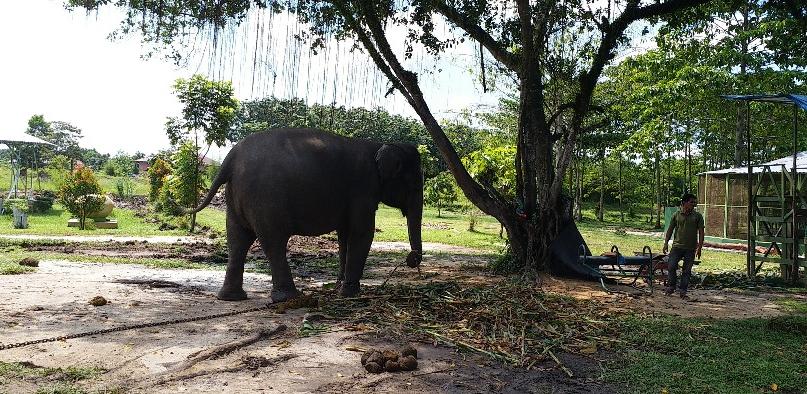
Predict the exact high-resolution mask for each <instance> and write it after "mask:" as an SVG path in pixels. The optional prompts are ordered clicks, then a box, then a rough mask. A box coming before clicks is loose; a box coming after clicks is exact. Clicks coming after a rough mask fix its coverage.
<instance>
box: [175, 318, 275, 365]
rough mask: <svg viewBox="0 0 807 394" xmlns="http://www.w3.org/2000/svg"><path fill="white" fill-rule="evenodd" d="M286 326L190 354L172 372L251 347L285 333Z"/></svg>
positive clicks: (262, 331)
mask: <svg viewBox="0 0 807 394" xmlns="http://www.w3.org/2000/svg"><path fill="white" fill-rule="evenodd" d="M285 330H286V325H285V324H281V325H279V326H277V327H275V328H273V329H271V330H261V331H259V332H257V333H256V334H254V335H252V336H251V337H247V338H244V339H239V340H236V341H232V342H227V343H225V344H222V345H218V346H216V347H213V348H210V349H204V350H200V351H198V352H196V353H191V354H189V355H188V360H187V361H185V362H183V363H182V364H179V365H177V366H176V367H175V368H174V369H173V370H174V371H181V370H184V369H188V368H190V367H192V366H193V365H194V364H196V363H198V362H200V361H204V360H212V359H216V358H219V357H221V356H222V355H224V354H227V353H230V352H232V351H233V350H236V349H240V348H242V347H245V346H249V345H252V344H253V343H255V342H258V341H260V340H261V339H264V338H269V337H271V336H272V335H275V334H277V333H279V332H282V331H285Z"/></svg>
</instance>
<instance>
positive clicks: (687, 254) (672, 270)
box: [664, 193, 704, 299]
mask: <svg viewBox="0 0 807 394" xmlns="http://www.w3.org/2000/svg"><path fill="white" fill-rule="evenodd" d="M696 205H698V199H697V198H696V197H695V195H693V194H691V193H687V194H684V195H683V196H681V208H680V209H679V210H678V212H676V213H675V215H673V217H672V220H670V226H669V228H667V234H665V235H664V253H667V244H668V243H669V242H670V237H671V236H672V235H673V231H674V232H675V238H674V239H673V245H672V250H670V254H669V255H668V256H667V291H666V292H665V294H667V295H671V294H672V293H674V292H675V287H676V283H677V282H678V278H677V276H676V271H677V270H678V262H679V261H680V260H681V259H683V260H684V268H683V270H682V272H681V284H680V286H678V293H679V294H680V295H681V298H683V299H688V298H689V297H687V287H688V286H689V276H690V275H691V274H692V264H693V262H694V261H695V256H697V257H698V258H700V257H701V248H702V247H703V227H704V225H703V216H702V215H701V214H700V213H698V212H697V211H695V206H696Z"/></svg>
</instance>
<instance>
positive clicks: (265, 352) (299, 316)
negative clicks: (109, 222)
mask: <svg viewBox="0 0 807 394" xmlns="http://www.w3.org/2000/svg"><path fill="white" fill-rule="evenodd" d="M178 246H181V247H183V248H184V249H179V250H178V249H176V248H177V247H178ZM398 246H400V245H392V247H390V248H389V249H392V250H397V247H398ZM29 247H30V248H32V249H33V248H46V249H41V250H53V251H60V252H65V251H64V249H61V250H59V249H58V248H65V247H70V248H72V251H71V253H72V254H74V255H75V254H88V255H92V254H95V255H106V256H115V255H119V254H125V255H127V256H132V255H133V254H134V253H136V252H137V253H143V254H148V253H151V255H150V257H151V258H169V256H179V257H180V258H187V257H189V256H191V257H192V256H207V257H205V258H209V256H211V255H214V254H216V253H219V251H218V250H217V249H216V247H215V246H214V245H210V244H208V243H198V244H185V245H158V244H154V243H148V242H147V243H142V242H119V243H114V244H107V245H97V244H93V245H82V244H64V245H58V244H55V245H40V246H34V245H31V246H29ZM47 248H52V249H47ZM336 250H337V249H336V242H335V241H334V240H332V239H328V238H312V239H309V238H303V237H301V239H295V240H294V241H293V242H291V243H290V250H289V255H290V256H291V257H292V259H293V261H294V260H296V261H297V262H298V264H293V266H294V267H296V268H295V269H296V270H297V273H298V274H303V275H298V278H299V280H298V286H299V287H300V288H301V289H303V290H305V291H308V292H311V291H313V292H315V293H317V294H320V293H321V292H322V290H321V289H322V286H323V284H324V283H326V282H332V281H333V280H334V279H335V276H336V273H335V272H329V271H328V270H323V269H318V270H317V269H312V268H311V267H307V266H306V265H307V263H308V262H313V261H315V260H316V259H318V258H322V257H327V258H334V257H335V256H336ZM385 250H387V249H385ZM432 250H437V251H440V252H443V251H442V250H439V248H438V249H435V248H432ZM447 250H451V249H447ZM104 253H106V254H104ZM251 253H252V256H253V257H255V258H260V257H261V252H260V250H259V249H257V250H253V251H252V252H251ZM171 258H173V257H171ZM488 258H489V257H486V256H481V255H461V254H445V253H440V254H427V256H426V257H425V259H424V263H423V266H422V269H421V272H420V273H418V272H416V271H414V270H411V269H409V268H407V267H405V266H404V267H399V265H400V263H401V261H402V260H403V257H400V256H396V255H389V254H379V253H374V254H372V256H371V262H370V264H369V267H370V268H369V271H368V272H367V275H366V276H367V277H368V279H367V280H365V281H364V284H365V285H366V286H367V287H366V288H365V293H364V296H365V297H366V299H365V300H360V301H361V302H366V303H367V305H368V307H367V308H366V310H363V309H361V308H358V309H356V308H354V309H353V310H352V312H350V314H349V316H347V317H341V318H340V317H334V316H329V315H328V314H327V313H323V312H322V310H325V308H323V309H322V310H319V311H318V310H315V309H311V308H299V309H295V308H289V309H288V310H285V311H284V313H278V311H275V310H269V309H263V310H259V311H253V312H249V313H245V314H240V315H236V316H229V317H221V318H217V319H212V320H201V321H191V322H186V323H180V324H174V325H169V326H156V327H148V328H142V329H137V330H128V331H121V332H117V333H111V334H103V335H91V336H86V337H82V338H77V339H71V340H67V341H57V342H51V343H43V344H37V345H31V346H26V347H21V348H16V349H9V350H0V361H3V362H8V363H10V362H22V363H29V364H30V365H33V366H36V367H52V368H55V367H68V366H77V367H98V368H100V369H101V370H102V371H103V372H102V373H101V374H100V376H98V377H96V378H92V379H86V380H80V381H78V382H76V383H74V384H75V385H76V386H78V387H81V388H83V389H85V390H101V389H120V390H122V391H124V392H134V393H140V392H142V393H155V392H156V393H161V392H165V393H169V392H170V393H175V392H183V391H187V392H235V393H238V392H250V393H251V392H260V391H265V392H340V393H341V392H345V391H350V392H359V393H363V392H392V391H404V392H449V393H451V392H553V393H555V392H562V393H591V392H596V393H608V392H615V391H618V389H619V388H618V387H612V386H609V385H604V384H603V383H602V382H601V381H600V380H599V379H598V378H599V376H600V374H601V366H600V365H601V361H602V360H604V359H606V358H608V357H611V356H612V355H611V354H610V353H609V352H608V351H607V349H599V350H598V349H597V347H595V348H594V352H591V353H590V354H584V353H582V352H564V351H560V350H558V351H556V352H555V353H553V355H554V356H555V357H557V359H558V360H557V361H556V360H553V359H552V358H551V357H548V356H547V357H543V358H536V359H534V360H532V361H534V363H532V364H531V365H529V369H528V368H526V367H513V366H511V365H510V364H508V363H504V362H501V361H496V360H495V359H493V358H491V357H489V356H486V355H483V354H480V353H479V352H475V351H473V350H469V349H468V348H463V347H462V346H457V343H453V344H447V342H442V341H439V340H436V339H434V337H429V336H428V335H423V333H413V332H411V331H406V330H402V329H400V327H398V326H396V324H394V322H392V323H391V324H390V325H389V326H387V328H382V329H379V326H378V325H375V324H374V321H376V320H377V316H374V315H368V314H372V313H375V312H374V309H373V308H372V306H373V305H374V304H373V303H374V302H376V299H375V298H373V297H382V295H383V294H385V292H387V291H388V290H387V289H393V288H395V286H398V285H402V284H408V285H413V284H414V285H419V286H430V285H435V284H436V285H439V284H440V283H445V282H456V283H457V284H458V285H457V290H456V291H457V292H460V291H461V290H462V289H464V288H466V287H471V286H481V287H486V286H487V287H490V288H492V289H493V288H497V286H504V283H505V282H504V281H505V280H506V278H502V277H499V276H492V275H490V274H489V273H488V272H487V271H486V269H485V266H486V264H487V259H488ZM312 272H313V273H312ZM223 277H224V272H223V271H221V270H168V269H152V268H145V267H143V266H139V265H129V264H102V263H75V262H66V261H58V260H51V261H41V262H40V265H39V268H38V269H37V271H36V272H35V273H32V274H27V275H6V276H0V297H2V299H3V300H4V302H3V303H0V316H2V321H0V338H1V339H0V342H2V343H6V344H8V343H15V342H20V341H26V340H31V339H37V338H45V337H52V336H58V335H67V334H72V333H77V332H85V331H91V330H99V329H106V328H111V327H118V326H122V325H131V324H137V323H144V322H159V321H165V320H172V319H178V318H186V317H193V316H201V315H210V314H217V313H224V312H229V311H234V310H245V309H250V308H257V307H260V306H263V305H266V304H267V303H269V302H270V299H269V291H270V290H271V277H270V276H268V275H264V274H258V273H246V274H245V289H246V291H247V293H248V294H249V296H250V299H248V300H246V301H243V302H238V303H232V302H224V301H220V300H218V299H216V298H215V292H216V291H217V290H218V288H219V286H220V285H221V283H222V281H223ZM382 284H384V286H385V288H384V289H382V288H381V286H382ZM539 287H540V289H539ZM617 289H618V290H620V291H622V292H621V293H607V292H605V291H603V290H602V289H601V288H600V287H599V284H597V283H593V282H585V281H578V280H570V279H558V278H552V277H545V278H542V280H541V283H540V284H539V283H536V285H535V292H536V293H535V294H540V293H541V291H543V292H544V293H550V294H560V295H566V296H571V297H573V298H575V299H579V300H587V301H588V302H590V303H591V305H592V306H591V308H592V309H593V310H599V311H600V312H598V313H599V314H600V315H602V316H604V317H607V316H609V315H612V314H619V313H625V312H636V311H638V312H642V313H649V314H655V313H672V314H678V315H681V316H700V317H716V318H720V317H726V318H736V317H744V316H775V315H778V314H781V313H782V312H781V310H780V309H779V307H778V305H777V304H776V303H775V300H776V299H777V298H778V297H782V295H779V294H767V293H747V294H738V293H737V292H732V291H730V290H697V289H696V290H694V291H693V298H694V299H695V300H694V301H690V302H684V301H681V300H680V299H678V298H671V297H665V296H664V295H663V293H662V292H661V291H656V292H654V294H653V295H647V294H645V293H643V292H640V291H637V290H636V289H633V288H630V287H627V286H618V287H617ZM325 294H328V293H325ZM390 294H391V293H390ZM99 295H100V296H103V297H104V298H105V299H106V300H107V304H105V305H103V306H98V307H96V306H93V305H90V303H89V301H90V300H91V299H92V298H93V297H95V296H99ZM321 300H322V301H321V302H330V301H331V300H329V299H328V297H327V296H326V297H323V298H321ZM357 302H358V301H357ZM411 302H417V300H412V301H411ZM383 305H387V304H383ZM390 305H392V306H393V307H394V306H395V305H400V304H390ZM449 305H451V304H450V303H449ZM377 306H378V305H376V307H377ZM455 306H456V308H458V310H460V311H461V310H463V308H468V309H467V310H468V311H469V319H470V318H471V316H470V314H471V313H472V312H470V311H472V310H473V311H474V312H473V313H474V314H476V313H478V311H477V310H475V309H472V306H471V305H466V304H456V305H455ZM331 309H332V308H331ZM363 311H364V312H363ZM551 312H552V313H555V314H557V313H561V314H562V313H564V311H551ZM567 312H568V311H567ZM362 313H364V314H362ZM386 313H388V316H392V317H395V316H398V317H397V318H400V319H401V321H404V320H406V319H411V318H412V316H406V315H396V314H395V311H386ZM482 317H483V318H484V316H482ZM476 318H477V319H478V318H479V316H476ZM536 318H541V317H536ZM402 324H403V323H402ZM281 325H284V326H285V327H287V328H286V329H285V330H283V331H280V332H278V333H276V334H274V335H271V336H267V337H260V338H259V339H257V340H256V341H254V342H250V343H248V344H244V345H243V346H237V347H235V348H233V349H232V350H231V351H228V352H224V353H221V354H216V355H215V357H209V358H205V359H201V360H198V361H197V362H195V363H193V364H192V365H190V366H188V361H189V360H193V359H194V356H195V355H198V354H200V353H204V352H205V351H208V352H210V351H212V350H215V349H220V348H221V347H222V346H224V345H227V344H232V343H235V342H238V341H243V340H244V339H245V338H250V337H252V336H254V335H256V333H259V332H261V331H271V330H273V329H275V328H277V327H279V326H281ZM430 338H431V339H430ZM407 343H411V344H412V345H414V346H415V348H417V350H418V356H419V357H418V358H419V360H418V363H419V365H418V369H417V370H415V371H411V372H397V373H382V374H371V373H368V372H367V371H366V370H365V369H364V368H363V367H362V365H361V362H360V357H361V354H362V351H364V350H366V349H369V348H398V347H400V346H402V345H404V344H407ZM580 346H581V347H582V346H585V344H580ZM460 348H463V350H462V351H460V350H459V349H460ZM213 353H215V352H213ZM561 365H562V367H561ZM180 367H187V368H184V369H181V368H180ZM570 375H571V377H570ZM59 379H60V378H58V377H57V378H54V377H52V376H51V377H49V378H32V377H28V378H25V379H23V378H2V377H0V392H9V393H18V392H21V393H25V392H35V391H37V390H38V389H43V388H48V387H51V386H52V385H53V384H55V383H54V381H55V380H58V381H62V380H59Z"/></svg>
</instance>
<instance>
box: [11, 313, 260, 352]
mask: <svg viewBox="0 0 807 394" xmlns="http://www.w3.org/2000/svg"><path fill="white" fill-rule="evenodd" d="M274 306H276V304H266V305H264V306H259V307H255V308H250V309H244V310H240V311H234V312H224V313H217V314H215V315H206V316H194V317H187V318H184V319H174V320H165V321H160V322H153V323H140V324H132V325H128V326H120V327H113V328H105V329H102V330H94V331H87V332H82V333H78V334H68V335H60V336H58V337H52V338H44V339H35V340H32V341H25V342H18V343H9V344H3V343H0V351H2V350H7V349H14V348H18V347H24V346H29V345H36V344H39V343H48V342H56V341H65V340H68V339H74V338H81V337H87V336H91V335H100V334H107V333H110V332H119V331H127V330H136V329H138V328H146V327H158V326H167V325H171V324H179V323H189V322H194V321H201V320H210V319H216V318H219V317H227V316H234V315H240V314H242V313H250V312H257V311H261V310H266V309H271V308H273V307H274Z"/></svg>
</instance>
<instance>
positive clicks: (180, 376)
mask: <svg viewBox="0 0 807 394" xmlns="http://www.w3.org/2000/svg"><path fill="white" fill-rule="evenodd" d="M295 357H297V355H296V354H284V355H282V356H277V357H273V358H270V359H263V360H262V361H261V362H260V364H259V365H254V364H253V363H252V362H250V361H248V358H242V359H241V360H239V362H238V364H236V365H231V366H226V367H218V368H213V369H204V370H199V371H193V372H185V370H182V371H179V372H173V373H171V374H169V375H167V376H164V377H162V378H160V379H159V380H157V381H155V382H154V383H153V385H154V386H159V385H161V384H165V383H170V382H178V381H182V380H188V379H193V378H196V377H199V376H204V375H215V374H218V373H229V372H239V371H243V370H245V369H258V368H259V367H269V366H272V365H276V364H280V363H282V362H284V361H288V360H291V359H293V358H295Z"/></svg>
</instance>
